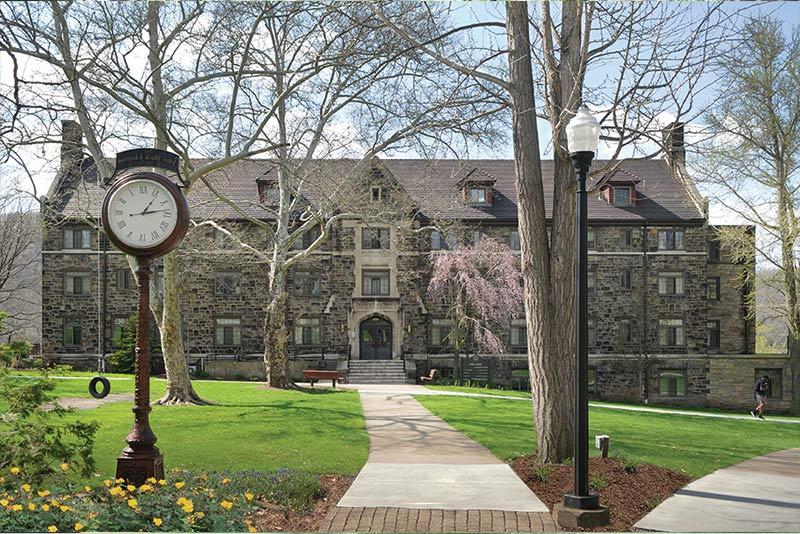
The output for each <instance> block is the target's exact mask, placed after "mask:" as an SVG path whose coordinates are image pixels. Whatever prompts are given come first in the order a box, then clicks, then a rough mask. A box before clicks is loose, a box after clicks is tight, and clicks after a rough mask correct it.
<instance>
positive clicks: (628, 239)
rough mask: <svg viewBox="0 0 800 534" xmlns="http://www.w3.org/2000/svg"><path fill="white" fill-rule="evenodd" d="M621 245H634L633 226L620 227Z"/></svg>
mask: <svg viewBox="0 0 800 534" xmlns="http://www.w3.org/2000/svg"><path fill="white" fill-rule="evenodd" d="M619 245H620V246H621V247H630V246H633V228H620V229H619Z"/></svg>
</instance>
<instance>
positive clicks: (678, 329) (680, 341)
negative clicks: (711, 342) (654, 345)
mask: <svg viewBox="0 0 800 534" xmlns="http://www.w3.org/2000/svg"><path fill="white" fill-rule="evenodd" d="M658 344H659V345H661V346H662V347H682V346H684V345H685V344H686V330H685V327H684V326H683V319H660V320H659V321H658Z"/></svg>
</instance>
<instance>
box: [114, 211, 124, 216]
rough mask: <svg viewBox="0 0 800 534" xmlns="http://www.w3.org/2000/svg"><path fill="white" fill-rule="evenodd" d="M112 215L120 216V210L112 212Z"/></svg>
mask: <svg viewBox="0 0 800 534" xmlns="http://www.w3.org/2000/svg"><path fill="white" fill-rule="evenodd" d="M114 215H122V210H114Z"/></svg>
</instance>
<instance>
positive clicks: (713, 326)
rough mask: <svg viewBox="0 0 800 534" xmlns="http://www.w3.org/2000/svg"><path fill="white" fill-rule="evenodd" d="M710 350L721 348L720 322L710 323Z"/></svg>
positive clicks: (708, 326) (708, 325)
mask: <svg viewBox="0 0 800 534" xmlns="http://www.w3.org/2000/svg"><path fill="white" fill-rule="evenodd" d="M707 328H708V348H710V349H718V348H719V321H716V320H715V321H708V324H707Z"/></svg>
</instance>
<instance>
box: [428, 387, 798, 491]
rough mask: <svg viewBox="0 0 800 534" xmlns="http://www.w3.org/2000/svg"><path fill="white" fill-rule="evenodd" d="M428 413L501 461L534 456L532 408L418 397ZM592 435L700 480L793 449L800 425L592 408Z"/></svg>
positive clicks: (483, 400)
mask: <svg viewBox="0 0 800 534" xmlns="http://www.w3.org/2000/svg"><path fill="white" fill-rule="evenodd" d="M416 399H417V400H418V401H419V402H421V403H422V404H423V405H424V406H425V407H426V408H428V409H429V410H430V411H432V412H433V413H435V414H436V415H438V416H439V417H441V418H442V419H444V420H445V421H447V422H448V423H449V424H450V425H452V426H453V427H454V428H456V429H458V430H459V431H461V432H463V433H464V434H466V435H468V436H469V437H471V438H472V439H474V440H476V441H478V442H479V443H481V444H482V445H484V446H485V447H487V448H489V449H490V450H491V451H492V452H493V453H494V454H495V455H496V456H497V457H499V458H501V459H505V460H508V459H511V458H516V457H518V456H522V455H525V454H530V453H532V452H534V450H535V447H536V438H535V435H534V433H533V428H532V422H531V421H532V415H531V405H530V404H529V403H527V402H520V401H514V400H506V399H490V398H469V397H447V396H442V395H438V396H437V395H425V396H417V397H416ZM589 433H590V435H591V439H590V443H591V445H590V450H592V451H593V452H596V451H595V450H594V435H595V434H608V435H609V436H611V452H612V454H614V453H616V454H624V455H625V456H626V457H629V458H632V459H636V460H638V461H642V462H648V463H653V464H657V465H661V466H664V467H668V468H670V469H675V470H682V471H685V472H687V473H688V474H690V475H692V476H695V477H699V476H702V475H705V474H707V473H710V472H711V471H714V470H715V469H718V468H720V467H725V466H728V465H731V464H735V463H738V462H740V461H742V460H746V459H748V458H751V457H753V456H758V455H760V454H765V453H767V452H771V451H775V450H780V449H787V448H790V447H797V446H798V444H800V425H793V424H786V423H770V422H769V421H756V420H724V419H719V418H704V417H697V416H681V415H672V414H669V415H667V414H653V413H642V412H626V411H622V410H614V409H607V408H592V409H591V410H590V415H589Z"/></svg>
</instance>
